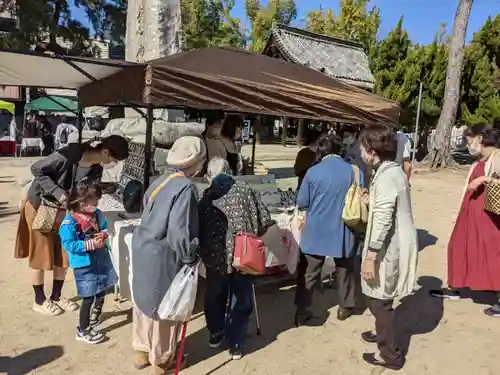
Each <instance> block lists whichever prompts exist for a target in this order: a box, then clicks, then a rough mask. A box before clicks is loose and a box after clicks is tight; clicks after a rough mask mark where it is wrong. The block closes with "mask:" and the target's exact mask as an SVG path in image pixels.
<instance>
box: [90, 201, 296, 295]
mask: <svg viewBox="0 0 500 375" xmlns="http://www.w3.org/2000/svg"><path fill="white" fill-rule="evenodd" d="M99 206H100V207H101V204H100V205H99ZM273 216H274V215H273ZM281 219H283V218H281ZM108 221H109V219H108ZM277 221H278V220H277ZM139 222H140V221H139V220H117V221H114V223H110V229H111V228H112V229H111V233H110V236H111V238H110V244H111V255H112V259H113V265H114V266H115V269H116V272H117V273H118V276H119V277H120V280H119V282H118V285H117V290H116V291H117V293H118V294H119V295H120V297H122V298H126V299H131V293H130V280H131V277H130V274H131V271H130V254H131V244H132V236H133V232H134V229H135V228H136V227H137V225H138V224H139ZM278 222H279V223H281V222H282V220H280V221H278ZM281 235H282V233H281V229H279V228H278V227H277V226H275V227H273V228H271V229H270V230H269V231H268V233H266V235H265V236H263V241H264V243H265V244H266V246H267V248H266V250H267V252H266V254H267V255H266V267H276V266H282V265H284V264H285V263H284V262H283V261H280V259H282V257H284V256H286V255H285V252H286V249H285V247H284V246H283V244H282V241H281ZM269 249H271V250H269ZM276 255H279V258H280V259H278V257H277V256H276ZM200 275H201V276H202V277H205V271H204V267H203V266H202V267H201V268H200Z"/></svg>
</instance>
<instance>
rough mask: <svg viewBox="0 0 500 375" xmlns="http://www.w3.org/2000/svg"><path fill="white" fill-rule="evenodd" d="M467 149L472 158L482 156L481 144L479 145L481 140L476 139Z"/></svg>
mask: <svg viewBox="0 0 500 375" xmlns="http://www.w3.org/2000/svg"><path fill="white" fill-rule="evenodd" d="M467 149H468V150H469V153H470V154H471V155H472V156H478V155H480V154H481V144H480V143H479V139H478V138H477V137H476V138H474V141H472V143H471V144H470V145H467Z"/></svg>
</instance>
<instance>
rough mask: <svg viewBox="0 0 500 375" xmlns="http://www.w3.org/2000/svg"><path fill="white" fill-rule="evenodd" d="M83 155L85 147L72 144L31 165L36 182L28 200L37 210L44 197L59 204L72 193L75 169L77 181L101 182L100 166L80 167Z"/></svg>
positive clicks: (30, 190) (32, 186) (32, 185)
mask: <svg viewBox="0 0 500 375" xmlns="http://www.w3.org/2000/svg"><path fill="white" fill-rule="evenodd" d="M82 155H83V146H82V145H79V144H76V143H72V144H69V145H68V146H66V147H64V148H62V149H60V150H58V151H56V152H54V153H53V154H51V155H49V156H47V157H45V158H43V159H41V160H38V161H37V162H35V163H33V164H32V165H31V173H32V174H33V176H34V177H35V180H34V181H33V184H31V187H30V189H29V191H28V200H29V201H30V203H31V204H32V205H33V207H34V208H35V209H37V208H38V207H39V206H40V203H41V196H42V195H43V196H44V197H45V198H46V199H48V200H51V201H55V202H57V201H59V199H60V198H61V196H62V195H63V194H64V193H69V192H70V190H71V187H72V186H73V176H74V175H75V168H76V178H75V181H80V180H82V179H83V178H85V177H87V178H91V179H93V180H94V181H95V180H97V181H100V180H101V177H102V167H101V166H100V165H94V166H92V167H78V162H79V161H80V159H81V158H82Z"/></svg>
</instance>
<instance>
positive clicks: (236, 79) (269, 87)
mask: <svg viewBox="0 0 500 375" xmlns="http://www.w3.org/2000/svg"><path fill="white" fill-rule="evenodd" d="M79 99H80V101H81V103H82V104H83V105H84V106H89V105H120V104H123V103H133V104H135V105H137V106H141V107H144V106H146V105H148V104H152V105H153V106H154V107H177V108H196V109H201V110H209V109H222V110H225V111H229V112H242V113H255V114H266V115H275V116H288V117H294V118H304V119H317V120H325V121H345V122H350V123H364V124H371V123H386V124H391V125H394V124H397V121H398V118H399V105H398V104H397V103H396V102H393V101H390V100H386V99H384V98H381V97H379V96H377V95H374V94H372V93H370V92H367V91H365V90H362V89H357V88H355V87H352V86H350V85H347V84H344V83H342V82H340V81H339V80H336V79H334V78H331V77H329V76H327V75H326V74H323V73H321V72H319V71H316V70H313V69H310V68H308V67H304V66H300V65H296V64H293V63H289V62H286V61H283V60H278V59H273V58H271V57H268V56H263V55H260V54H254V53H250V52H247V51H243V50H235V49H229V48H216V47H210V48H204V49H201V50H196V51H191V52H183V53H179V54H176V55H172V56H167V57H164V58H161V59H158V60H153V61H150V62H148V63H146V64H144V65H137V66H132V67H128V68H125V69H122V70H121V71H119V72H118V73H115V74H113V75H110V76H108V77H106V78H104V79H102V80H99V81H97V82H92V83H89V84H87V85H85V86H83V87H82V88H81V89H80V90H79Z"/></svg>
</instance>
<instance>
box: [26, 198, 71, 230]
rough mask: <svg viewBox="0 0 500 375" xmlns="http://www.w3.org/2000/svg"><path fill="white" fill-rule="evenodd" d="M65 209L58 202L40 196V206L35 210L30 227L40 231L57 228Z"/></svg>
mask: <svg viewBox="0 0 500 375" xmlns="http://www.w3.org/2000/svg"><path fill="white" fill-rule="evenodd" d="M65 215H66V210H65V209H63V208H62V206H61V205H60V204H59V203H55V202H52V201H49V200H47V199H46V198H43V197H42V202H41V203H40V207H38V210H36V214H35V218H34V219H33V223H32V224H31V229H32V230H34V231H37V232H41V233H51V232H54V231H55V230H57V229H58V228H59V225H60V224H61V223H62V220H63V218H64V216H65Z"/></svg>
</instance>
